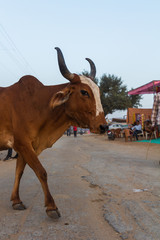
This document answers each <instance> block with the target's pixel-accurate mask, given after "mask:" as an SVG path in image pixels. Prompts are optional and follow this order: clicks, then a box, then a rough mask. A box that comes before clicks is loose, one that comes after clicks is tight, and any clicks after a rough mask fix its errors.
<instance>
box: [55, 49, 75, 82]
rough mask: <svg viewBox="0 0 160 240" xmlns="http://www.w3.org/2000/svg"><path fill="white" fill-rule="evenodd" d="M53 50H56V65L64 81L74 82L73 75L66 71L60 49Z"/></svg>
mask: <svg viewBox="0 0 160 240" xmlns="http://www.w3.org/2000/svg"><path fill="white" fill-rule="evenodd" d="M55 49H56V50H57V56H58V65H59V69H60V72H61V74H62V75H63V77H65V78H66V79H68V80H69V81H70V82H74V76H75V75H74V74H73V73H70V71H69V70H68V68H67V66H66V63H65V60H64V57H63V54H62V52H61V49H60V48H58V47H55Z"/></svg>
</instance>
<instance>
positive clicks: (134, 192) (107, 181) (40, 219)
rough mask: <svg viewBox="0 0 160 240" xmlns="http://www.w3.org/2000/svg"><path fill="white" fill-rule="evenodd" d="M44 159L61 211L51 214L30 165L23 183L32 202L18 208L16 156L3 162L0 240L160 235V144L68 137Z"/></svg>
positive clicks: (156, 239)
mask: <svg viewBox="0 0 160 240" xmlns="http://www.w3.org/2000/svg"><path fill="white" fill-rule="evenodd" d="M148 147H149V148H148ZM5 154H6V151H5V152H1V154H0V158H1V159H2V158H3V157H4V156H5ZM40 160H41V162H42V164H43V166H44V167H45V168H46V170H47V172H48V179H49V186H50V190H51V193H52V194H53V196H54V199H55V201H56V204H57V205H58V207H59V210H60V212H61V215H62V217H61V218H60V219H58V220H53V219H50V218H48V217H47V215H46V213H45V208H44V199H43V193H42V190H41V187H40V184H39V182H38V180H37V178H36V177H35V175H34V173H33V172H32V170H31V169H29V168H28V167H27V168H26V169H25V173H24V175H23V178H22V181H21V188H20V193H21V199H22V200H23V202H24V204H25V205H26V206H27V209H26V210H25V211H15V210H13V209H12V207H11V202H10V201H9V198H10V194H11V190H12V186H13V181H14V171H15V160H9V161H6V162H3V161H0V196H1V198H0V239H1V240H9V239H12V240H51V239H52V240H120V239H129V240H132V239H135V240H160V227H159V226H160V165H159V161H160V146H159V145H155V144H152V145H150V146H149V145H148V144H147V143H134V142H132V143H130V142H128V143H125V142H124V140H123V141H122V140H119V139H118V140H115V141H113V142H110V141H108V140H107V138H106V137H104V136H94V135H90V136H79V135H78V137H77V138H76V139H75V138H73V137H72V136H71V137H66V136H64V137H62V138H61V139H60V140H59V141H58V142H57V143H56V144H55V145H54V146H53V148H51V149H48V150H46V151H44V152H43V153H42V154H41V155H40Z"/></svg>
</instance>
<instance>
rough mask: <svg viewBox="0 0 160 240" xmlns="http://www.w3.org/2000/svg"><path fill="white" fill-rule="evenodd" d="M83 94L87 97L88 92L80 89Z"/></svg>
mask: <svg viewBox="0 0 160 240" xmlns="http://www.w3.org/2000/svg"><path fill="white" fill-rule="evenodd" d="M81 93H82V95H83V96H86V97H89V93H88V92H87V91H86V90H81Z"/></svg>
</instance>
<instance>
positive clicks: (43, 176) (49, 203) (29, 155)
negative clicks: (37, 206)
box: [19, 145, 60, 218]
mask: <svg viewBox="0 0 160 240" xmlns="http://www.w3.org/2000/svg"><path fill="white" fill-rule="evenodd" d="M19 151H20V153H21V155H22V157H23V159H24V161H25V162H26V163H27V164H28V165H29V166H30V167H31V168H32V169H33V171H34V172H35V174H36V175H37V177H38V179H39V181H40V183H41V185H42V189H43V192H44V197H45V207H46V213H47V214H48V216H49V217H53V218H58V217H60V212H59V211H58V208H57V206H56V204H55V202H54V199H53V197H52V196H51V194H50V191H49V187H48V183H47V172H46V170H45V169H44V167H43V166H42V164H41V163H40V161H39V159H38V157H37V156H36V154H35V152H34V150H33V149H32V147H30V146H22V145H21V147H20V149H19Z"/></svg>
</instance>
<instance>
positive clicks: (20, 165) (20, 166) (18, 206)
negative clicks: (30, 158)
mask: <svg viewBox="0 0 160 240" xmlns="http://www.w3.org/2000/svg"><path fill="white" fill-rule="evenodd" d="M25 166H26V162H25V161H24V160H23V158H22V157H21V156H20V155H18V158H17V163H16V172H15V181H14V186H13V190H12V195H11V201H13V204H12V207H13V209H15V210H24V209H26V207H25V205H24V204H23V203H22V201H21V199H20V197H19V185H20V180H21V177H22V175H23V171H24V168H25Z"/></svg>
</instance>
